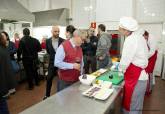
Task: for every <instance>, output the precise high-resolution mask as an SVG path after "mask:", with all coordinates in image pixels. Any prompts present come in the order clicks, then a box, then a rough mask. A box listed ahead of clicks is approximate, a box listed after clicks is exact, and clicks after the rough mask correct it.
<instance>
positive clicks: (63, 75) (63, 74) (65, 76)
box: [58, 40, 83, 82]
mask: <svg viewBox="0 0 165 114" xmlns="http://www.w3.org/2000/svg"><path fill="white" fill-rule="evenodd" d="M62 45H63V47H64V51H65V58H64V61H65V62H68V63H76V62H78V61H79V62H81V61H82V56H83V54H82V49H81V47H75V48H73V46H72V44H71V42H70V41H69V40H66V41H65V42H64V43H63V44H62ZM58 73H59V78H60V79H61V80H64V81H68V82H75V81H78V77H79V76H80V71H78V70H75V69H67V70H63V69H59V72H58Z"/></svg>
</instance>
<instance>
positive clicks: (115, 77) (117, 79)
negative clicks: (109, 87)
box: [96, 71, 124, 85]
mask: <svg viewBox="0 0 165 114" xmlns="http://www.w3.org/2000/svg"><path fill="white" fill-rule="evenodd" d="M111 74H112V75H113V78H112V79H110V78H109V75H111ZM123 78H124V77H123V76H119V75H118V72H117V71H107V72H105V73H104V74H102V75H101V76H99V77H97V78H96V79H97V80H103V81H110V82H112V84H114V85H119V84H120V83H121V82H122V81H123Z"/></svg>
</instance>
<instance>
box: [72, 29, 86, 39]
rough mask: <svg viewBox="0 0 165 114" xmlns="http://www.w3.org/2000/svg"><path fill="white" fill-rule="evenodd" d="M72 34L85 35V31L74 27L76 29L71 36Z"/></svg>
mask: <svg viewBox="0 0 165 114" xmlns="http://www.w3.org/2000/svg"><path fill="white" fill-rule="evenodd" d="M74 36H79V37H87V31H84V30H79V29H76V30H75V31H74V32H73V37H74Z"/></svg>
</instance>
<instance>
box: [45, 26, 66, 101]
mask: <svg viewBox="0 0 165 114" xmlns="http://www.w3.org/2000/svg"><path fill="white" fill-rule="evenodd" d="M59 33H60V29H59V27H58V26H53V27H52V37H51V38H49V39H48V40H46V51H47V53H48V54H49V67H48V77H47V83H46V94H45V97H44V99H46V98H47V97H49V96H50V93H51V87H52V80H53V77H54V76H55V75H57V67H54V58H55V54H56V50H57V48H58V46H59V45H60V44H61V43H62V42H63V41H64V39H62V38H60V37H59Z"/></svg>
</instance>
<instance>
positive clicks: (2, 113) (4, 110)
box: [0, 98, 9, 114]
mask: <svg viewBox="0 0 165 114" xmlns="http://www.w3.org/2000/svg"><path fill="white" fill-rule="evenodd" d="M0 114H9V110H8V106H7V101H6V99H4V98H2V99H0Z"/></svg>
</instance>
